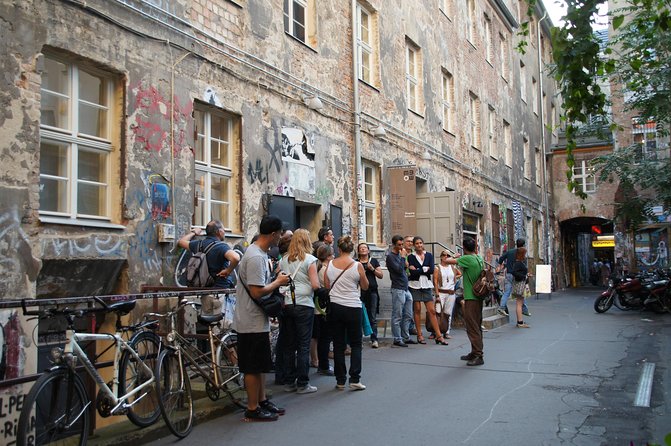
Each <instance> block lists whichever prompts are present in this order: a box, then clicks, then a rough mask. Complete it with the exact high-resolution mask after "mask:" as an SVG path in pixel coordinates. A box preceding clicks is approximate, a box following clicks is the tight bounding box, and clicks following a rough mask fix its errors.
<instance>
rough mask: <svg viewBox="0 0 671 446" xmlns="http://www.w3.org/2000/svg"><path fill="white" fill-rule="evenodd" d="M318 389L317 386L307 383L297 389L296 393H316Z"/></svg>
mask: <svg viewBox="0 0 671 446" xmlns="http://www.w3.org/2000/svg"><path fill="white" fill-rule="evenodd" d="M316 391H317V388H316V387H315V386H311V385H310V384H306V385H304V386H303V387H299V388H298V389H296V393H299V394H301V395H302V394H304V393H315V392H316Z"/></svg>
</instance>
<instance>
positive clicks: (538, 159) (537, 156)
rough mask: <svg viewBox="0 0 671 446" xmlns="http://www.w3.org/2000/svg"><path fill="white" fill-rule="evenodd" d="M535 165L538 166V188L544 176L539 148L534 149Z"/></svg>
mask: <svg viewBox="0 0 671 446" xmlns="http://www.w3.org/2000/svg"><path fill="white" fill-rule="evenodd" d="M534 163H535V164H536V186H538V187H540V186H541V180H542V176H543V169H542V167H543V165H542V163H541V149H540V148H539V147H534Z"/></svg>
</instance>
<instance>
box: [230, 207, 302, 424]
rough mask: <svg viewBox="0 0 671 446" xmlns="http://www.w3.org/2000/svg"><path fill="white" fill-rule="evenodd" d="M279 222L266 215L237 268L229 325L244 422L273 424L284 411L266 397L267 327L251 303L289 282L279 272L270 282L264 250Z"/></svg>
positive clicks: (276, 238)
mask: <svg viewBox="0 0 671 446" xmlns="http://www.w3.org/2000/svg"><path fill="white" fill-rule="evenodd" d="M281 233H282V221H281V220H280V219H279V218H278V217H276V216H274V215H267V216H265V217H263V219H262V220H261V224H260V225H259V237H258V238H257V239H256V241H255V242H254V243H252V244H251V245H249V248H247V251H245V255H244V256H243V257H242V261H241V262H240V265H239V267H238V278H239V280H238V284H237V287H236V294H237V297H238V299H237V303H236V308H235V317H234V319H233V326H234V328H235V330H236V331H237V332H238V365H239V367H240V373H244V376H245V390H246V391H247V410H246V411H245V419H246V420H247V421H275V420H277V416H278V415H283V414H284V412H285V410H284V409H283V408H281V407H277V406H276V405H275V404H274V403H273V402H271V401H269V400H268V399H267V398H266V390H265V376H264V373H269V372H270V370H271V369H272V366H273V364H272V359H271V355H270V337H269V334H268V333H269V331H270V324H269V323H268V316H266V314H265V313H264V312H263V310H262V309H261V307H260V306H259V305H257V303H256V302H255V300H257V299H260V298H261V297H263V296H266V295H268V294H270V293H271V292H272V291H273V290H275V289H277V288H279V287H280V286H282V285H287V284H288V283H289V276H288V275H286V274H285V273H283V272H280V273H279V274H278V275H277V278H276V279H275V280H273V281H271V271H270V267H269V262H268V255H267V252H268V249H269V248H270V247H271V246H274V245H276V244H277V242H278V241H279V239H280V235H281Z"/></svg>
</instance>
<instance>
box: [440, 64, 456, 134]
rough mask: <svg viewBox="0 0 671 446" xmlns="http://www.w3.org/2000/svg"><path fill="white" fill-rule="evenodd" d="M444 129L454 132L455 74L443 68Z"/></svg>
mask: <svg viewBox="0 0 671 446" xmlns="http://www.w3.org/2000/svg"><path fill="white" fill-rule="evenodd" d="M442 98H443V129H444V130H447V131H448V132H450V133H454V76H452V74H450V73H449V72H447V71H445V70H443V88H442Z"/></svg>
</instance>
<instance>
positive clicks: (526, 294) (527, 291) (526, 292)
mask: <svg viewBox="0 0 671 446" xmlns="http://www.w3.org/2000/svg"><path fill="white" fill-rule="evenodd" d="M522 296H524V298H525V299H528V298H530V297H531V289H530V288H529V283H525V285H524V293H523V294H522Z"/></svg>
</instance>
